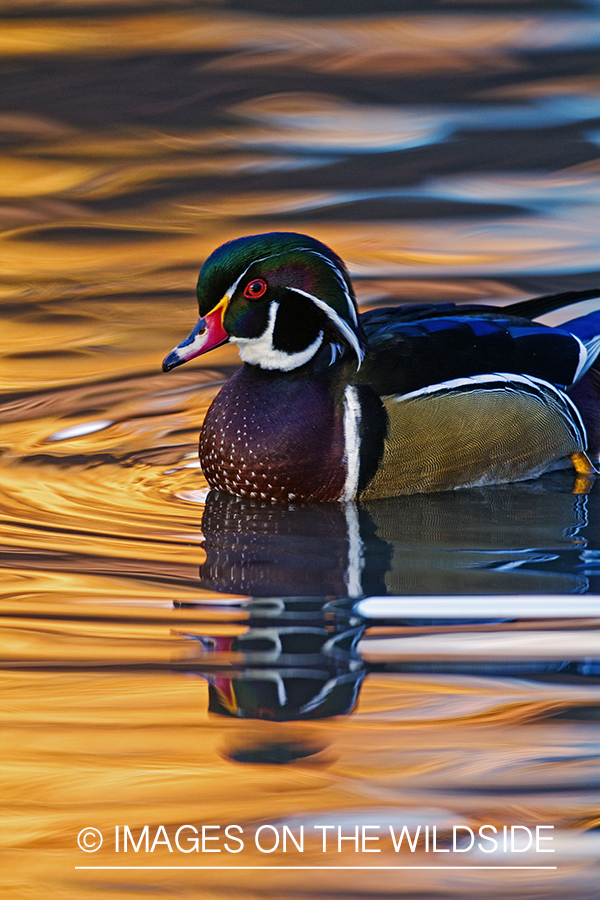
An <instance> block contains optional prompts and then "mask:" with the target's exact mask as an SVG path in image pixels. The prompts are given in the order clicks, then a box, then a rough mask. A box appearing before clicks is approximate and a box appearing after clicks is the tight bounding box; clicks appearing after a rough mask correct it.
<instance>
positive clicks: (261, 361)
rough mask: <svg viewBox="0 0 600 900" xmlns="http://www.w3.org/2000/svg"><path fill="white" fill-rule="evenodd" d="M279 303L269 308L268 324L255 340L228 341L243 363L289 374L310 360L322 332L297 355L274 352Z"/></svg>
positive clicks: (321, 336)
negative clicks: (238, 351) (235, 347)
mask: <svg viewBox="0 0 600 900" xmlns="http://www.w3.org/2000/svg"><path fill="white" fill-rule="evenodd" d="M278 309H279V303H276V302H275V301H273V302H272V303H271V305H270V306H269V322H268V324H267V327H266V328H265V330H264V331H263V333H262V334H261V335H260V337H257V338H242V337H236V336H235V335H231V337H230V340H231V341H233V343H235V344H237V345H238V347H239V349H240V356H241V358H242V360H243V361H244V362H245V363H249V364H250V365H251V366H260V367H261V369H279V370H281V371H282V372H291V371H292V369H297V368H298V367H299V366H303V365H304V364H305V363H307V362H308V361H309V359H312V357H313V356H314V355H315V353H316V352H317V350H318V349H319V347H320V346H321V344H322V343H323V332H322V331H320V332H319V333H318V335H317V337H316V338H315V340H314V341H313V342H312V344H310V345H309V346H308V347H306V349H304V350H301V351H300V352H299V353H286V352H285V351H284V350H276V349H275V347H274V346H273V332H274V331H275V320H276V319H277V311H278Z"/></svg>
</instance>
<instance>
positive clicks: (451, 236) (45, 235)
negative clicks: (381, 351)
mask: <svg viewBox="0 0 600 900" xmlns="http://www.w3.org/2000/svg"><path fill="white" fill-rule="evenodd" d="M1 14H2V15H3V17H4V18H3V20H2V27H1V31H0V48H1V50H2V54H3V59H2V62H1V64H0V65H1V67H2V71H3V75H4V77H3V87H2V95H1V96H2V100H1V111H0V137H1V139H2V147H1V149H0V157H1V159H0V216H1V227H2V245H1V258H2V265H1V267H0V320H1V323H0V340H1V342H2V354H3V355H2V357H1V358H0V496H1V501H0V502H1V510H2V518H1V525H0V528H1V532H2V536H1V545H0V566H1V568H2V576H3V578H2V588H1V604H2V611H3V625H4V628H3V651H2V652H3V667H2V676H1V677H2V685H3V687H2V696H3V700H4V704H3V705H4V707H5V710H6V713H5V720H6V724H5V727H4V729H3V752H2V756H3V776H4V777H3V780H4V787H3V789H2V797H3V800H4V807H5V826H6V827H5V833H6V841H5V844H6V847H7V849H6V862H5V863H4V864H3V868H2V876H1V877H2V882H3V887H2V896H3V898H4V897H7V898H10V900H13V898H15V900H16V898H19V900H21V898H36V900H37V898H40V897H44V898H48V900H55V898H56V900H59V898H60V900H64V898H68V900H71V898H73V900H74V898H80V897H98V898H104V897H114V898H124V897H131V896H136V897H137V896H139V897H144V898H146V897H148V898H150V897H155V896H160V897H165V898H187V897H190V898H191V897H194V898H196V897H201V898H203V900H204V898H213V897H215V898H216V897H223V896H227V897H236V898H238V897H239V898H244V900H252V898H257V897H277V898H282V897H284V898H290V900H291V898H307V900H308V898H347V897H382V898H383V897H406V898H412V897H417V896H418V897H424V898H442V897H452V898H466V897H468V898H480V897H482V896H486V897H489V898H502V900H505V898H540V900H546V898H563V897H565V896H570V897H573V898H577V900H584V898H585V900H588V898H589V900H595V898H597V897H598V893H599V891H598V885H599V884H600V870H599V867H598V857H599V854H600V837H599V830H598V829H599V825H600V819H599V817H598V808H599V794H598V783H599V781H598V774H599V772H598V747H599V740H600V732H599V729H598V718H599V717H598V708H599V707H598V699H599V696H600V687H599V678H600V638H599V636H598V623H599V621H600V608H599V607H598V604H597V602H596V598H595V595H596V594H599V593H600V579H599V575H600V486H599V485H596V486H594V487H593V488H592V490H591V491H590V492H589V493H588V494H580V493H575V492H574V478H573V477H572V476H571V475H570V474H569V473H567V472H562V473H560V472H559V473H552V474H550V475H548V476H545V477H544V478H543V479H540V480H538V481H536V482H529V483H523V484H520V485H510V486H501V487H498V488H490V489H476V490H469V491H460V492H453V493H450V494H438V495H431V496H426V495H422V496H417V497H403V498H401V499H399V500H390V501H377V502H372V503H369V504H364V505H363V506H360V507H357V506H355V505H354V504H347V505H342V504H339V505H338V504H335V505H333V506H330V505H327V504H324V505H321V506H310V505H309V506H289V507H287V506H283V505H271V504H265V503H261V502H259V501H247V500H241V499H239V498H233V497H224V496H222V495H215V494H210V495H209V494H208V490H207V485H206V482H205V481H204V480H203V478H202V474H201V472H200V471H199V469H198V464H197V450H196V447H197V434H198V430H199V426H200V424H201V422H202V418H203V415H204V413H205V411H206V409H207V407H208V404H209V403H210V401H211V400H212V398H213V397H214V396H215V394H216V393H217V391H218V390H219V388H220V385H221V384H222V383H223V381H224V380H225V379H226V378H227V377H229V375H230V374H231V373H232V372H233V371H234V367H235V366H236V365H237V357H236V353H235V351H234V349H233V348H228V347H223V348H220V349H218V350H216V351H214V352H213V353H211V354H210V355H209V356H208V357H205V358H202V359H201V360H199V361H196V362H195V363H193V364H191V365H189V366H186V367H185V369H183V370H181V369H178V370H177V371H176V372H173V373H169V374H167V375H162V374H160V361H161V360H162V358H163V357H164V355H165V354H166V353H167V352H168V350H170V349H171V347H172V346H174V345H175V344H176V343H177V342H178V341H179V340H180V339H181V338H182V337H183V336H184V335H185V334H187V333H188V331H189V329H190V327H191V325H192V324H193V322H194V321H195V302H194V298H193V289H194V285H195V279H196V275H197V270H198V268H199V265H200V263H201V262H202V261H203V260H204V258H205V257H206V256H207V255H208V253H209V252H210V251H211V250H212V249H213V248H214V247H215V246H216V245H217V244H219V243H221V242H223V241H225V240H229V239H231V238H233V237H237V236H239V235H242V234H248V233H253V232H259V231H269V230H275V229H277V230H294V231H303V232H307V233H309V234H312V235H314V236H315V237H317V238H319V239H321V240H323V241H325V242H326V243H328V244H330V245H331V246H332V247H334V248H335V250H336V251H337V252H338V253H340V255H341V256H342V257H343V258H344V259H345V260H346V261H347V263H348V265H349V268H350V271H351V273H352V276H353V279H354V281H355V285H356V288H357V294H358V297H359V301H360V303H361V304H362V305H363V306H368V305H373V304H389V303H390V302H394V301H400V302H414V301H419V300H423V299H427V300H430V299H439V300H451V301H455V302H461V301H465V302H474V301H475V302H479V301H484V302H491V303H495V304H497V305H503V304H506V303H509V302H512V301H515V300H518V299H521V298H526V297H528V296H531V295H533V294H536V293H544V292H554V291H561V290H566V289H569V288H587V287H596V286H598V284H600V263H599V255H598V250H599V240H598V234H599V233H600V232H599V228H598V225H599V214H598V210H599V204H598V200H599V197H600V164H599V156H598V145H599V144H600V93H599V87H600V78H599V69H598V45H599V44H600V18H599V16H598V8H597V4H595V3H593V2H591V0H590V2H589V3H585V2H560V0H556V2H545V0H539V2H536V0H531V2H519V0H516V2H506V3H503V2H500V0H499V2H489V3H488V2H478V3H468V2H464V3H461V2H451V3H442V2H440V3H436V2H430V3H428V4H426V5H423V4H422V3H419V4H417V3H413V2H411V0H407V2H405V3H400V2H391V0H387V2H386V0H375V2H373V3H370V4H369V9H368V11H366V9H365V4H364V3H357V2H353V0H352V2H345V3H341V2H339V3H338V2H334V0H328V2H325V3H319V4H317V3H315V2H312V0H291V2H286V3H284V2H280V0H270V2H269V0H264V2H260V0H257V2H252V3H250V2H247V3H244V2H227V0H224V2H217V0H215V2H206V3H202V2H191V0H190V2H185V0H182V2H178V0H172V2H159V0H156V2H150V0H98V2H94V0H87V2H86V0H56V2H43V0H5V2H4V4H3V5H2V13H1ZM548 321H552V323H554V322H556V321H558V319H557V318H556V317H555V318H554V319H552V317H548ZM364 596H376V597H379V598H382V599H381V601H377V603H375V602H373V604H371V605H370V606H369V605H361V604H359V605H358V606H357V605H356V604H357V603H358V602H359V601H360V598H361V597H364ZM394 597H395V598H396V600H393V599H391V600H390V599H389V598H394ZM402 597H407V598H409V599H407V600H406V601H403V600H402ZM250 598H253V599H250ZM386 598H388V599H387V601H386ZM234 823H235V824H237V825H238V826H239V828H240V829H242V830H241V831H235V830H234V831H233V832H230V836H225V833H224V829H225V827H226V826H227V825H233V824H234ZM126 825H127V826H129V828H130V830H131V833H132V834H133V836H134V838H135V840H136V842H137V841H138V840H139V838H140V836H141V837H142V843H140V844H139V847H140V849H139V851H138V852H137V853H136V852H135V851H134V850H133V849H132V847H131V846H129V850H128V852H127V855H125V853H124V851H123V844H122V841H123V832H124V828H125V826H126ZM145 825H148V832H147V833H148V838H149V846H148V851H147V852H146V849H145V844H144V837H143V834H144V832H143V829H144V826H145ZM183 825H193V826H194V827H195V828H196V829H198V831H199V832H201V829H202V826H203V825H205V826H220V830H219V829H217V828H214V827H213V829H212V830H210V829H209V830H208V831H207V832H206V838H207V839H206V840H205V850H204V852H195V850H194V849H193V846H192V845H191V844H189V843H185V839H186V838H188V837H190V836H193V834H194V833H193V831H191V830H190V829H188V830H185V831H184V832H182V833H181V835H182V836H181V839H180V843H181V846H182V847H183V849H178V847H177V845H176V843H175V834H176V832H177V829H178V828H179V827H181V826H183ZM285 825H287V826H288V829H289V831H290V832H291V833H292V834H293V835H294V836H295V838H296V840H300V835H301V832H302V829H303V831H304V836H305V844H304V846H303V849H302V850H301V851H300V850H299V849H298V848H297V845H295V844H294V843H293V842H292V840H291V838H289V836H288V844H287V850H286V852H285V854H284V852H283V833H284V826H285ZM327 825H331V826H333V827H332V828H331V829H330V830H326V832H325V834H326V838H327V841H328V843H327V844H326V850H325V852H324V851H323V836H322V835H323V828H322V826H327ZM403 825H405V826H406V827H407V828H408V829H409V831H410V835H411V840H412V838H413V837H414V836H415V835H416V831H417V828H419V827H420V829H421V830H420V832H419V839H418V841H417V843H416V844H415V850H414V852H412V851H411V850H410V847H409V846H408V845H407V844H406V838H405V839H404V843H403V845H402V847H401V849H400V850H398V852H396V851H395V850H394V842H393V837H392V835H391V834H390V826H391V828H392V830H393V832H394V835H395V836H396V837H397V836H398V835H399V834H400V832H401V829H402V826H403ZM485 825H489V826H493V827H494V828H495V829H496V830H497V836H498V846H497V848H496V850H495V851H494V852H493V853H490V852H488V851H489V850H490V849H492V844H491V842H488V843H486V842H485V841H482V840H481V839H480V838H478V843H477V842H476V843H475V844H474V846H473V848H472V849H468V846H467V845H468V843H469V839H468V835H469V832H468V830H467V829H471V830H472V831H473V833H474V834H475V835H476V836H477V834H478V829H479V828H480V827H482V826H485ZM90 826H93V827H94V828H97V829H99V831H100V832H101V833H102V835H103V838H104V845H103V847H102V848H101V850H100V851H99V852H98V853H86V852H84V851H82V850H81V849H79V847H78V845H77V836H78V834H79V833H80V832H81V831H82V830H83V829H85V828H87V827H90ZM117 826H118V827H119V829H120V831H119V835H120V841H121V843H120V849H119V852H118V854H117V853H116V851H115V837H114V836H115V828H116V827H117ZM159 826H164V831H163V832H160V831H159ZM261 826H267V827H266V829H263V832H262V835H263V837H262V841H263V843H262V847H263V848H267V849H270V848H271V847H272V846H273V844H274V840H275V837H274V836H275V834H276V833H277V835H278V836H279V838H280V845H279V846H278V847H277V848H276V849H273V852H272V853H271V852H265V850H261V848H260V847H258V846H257V845H256V844H255V840H254V835H255V833H256V831H257V829H259V828H261ZM315 826H317V827H315ZM338 826H339V828H340V829H341V831H340V832H339V835H341V836H343V837H351V838H353V836H354V835H355V828H358V830H359V831H358V834H359V849H358V851H357V850H355V844H354V843H353V840H348V841H345V842H342V844H341V845H340V846H341V848H342V849H341V852H338V836H339V835H338V830H337V829H338ZM377 826H378V828H377ZM434 826H435V829H437V830H436V832H435V834H436V838H435V840H436V841H437V844H436V845H434V844H433V840H434V838H433V834H434V831H433V829H434ZM505 826H506V827H507V829H508V831H507V835H508V841H509V843H508V846H507V849H506V850H505V849H504V847H503V845H502V838H501V837H500V836H501V835H503V829H504V827H505ZM512 826H520V829H521V830H520V831H519V830H518V829H517V844H516V846H515V847H514V848H511V845H510V835H511V832H510V829H511V827H512ZM550 826H552V827H550ZM453 827H455V828H457V829H458V843H457V849H456V850H455V849H454V847H453V843H452V840H453V831H452V829H453ZM536 827H538V828H540V829H541V831H539V832H538V837H539V836H541V837H542V842H541V843H538V844H537V846H536V844H535V829H536ZM364 829H366V831H365V830H364ZM461 829H462V830H461ZM492 833H493V832H492V831H490V830H488V832H487V835H488V836H489V835H490V834H492ZM529 833H531V834H532V835H534V838H533V839H532V845H531V847H529V849H527V848H526V846H525V844H526V843H527V835H528V834H529ZM236 834H237V835H238V836H239V835H240V834H241V835H242V836H243V841H244V846H243V849H240V848H239V842H238V843H237V844H236V843H235V841H234V840H233V837H232V836H234V835H236ZM425 835H427V837H425ZM363 836H365V838H366V843H364V844H362V843H361V841H362V839H363ZM548 836H552V837H553V841H552V842H550V843H543V837H548ZM210 837H217V838H219V840H217V841H215V842H214V843H212V844H211V843H210V842H209V841H208V838H210ZM374 837H379V841H378V842H372V843H369V842H368V839H369V838H374ZM82 840H83V838H82ZM88 840H89V841H92V842H93V838H91V837H90V838H89V839H88ZM519 840H521V843H520V844H519V843H518V841H519ZM155 841H156V844H155V846H154V850H153V851H151V847H152V845H153V843H154V842H155ZM426 841H427V843H426ZM523 841H525V843H523ZM226 842H228V843H229V846H230V847H231V848H232V851H229V850H228V849H227V847H226V846H225V844H226ZM259 843H260V841H259ZM169 845H170V846H169ZM88 846H90V845H89V844H88ZM434 846H435V847H436V849H435V851H434V849H433V848H434ZM190 847H191V848H192V849H191V852H189V853H186V852H185V851H186V850H188V849H190ZM550 847H551V848H553V849H554V850H555V852H554V853H553V854H551V853H545V852H543V851H544V850H545V849H548V848H550ZM214 849H219V850H220V855H219V856H215V855H214V854H211V853H210V850H214ZM238 849H239V853H235V852H233V851H235V850H238ZM373 849H375V850H380V851H381V852H380V853H379V854H378V855H377V856H374V855H373V854H372V853H369V850H373ZM200 850H202V847H201V848H200ZM445 850H449V851H450V852H449V853H447V854H446V853H444V852H443V851H445ZM81 866H97V867H98V866H100V867H102V866H103V867H107V868H103V869H98V868H96V869H81V868H76V867H81ZM118 866H122V867H123V866H129V867H135V868H116V867H118ZM143 866H146V867H148V866H154V867H159V868H153V869H148V868H140V867H143ZM169 866H170V867H171V868H164V867H169ZM192 866H195V867H205V868H201V869H199V868H195V869H193V868H182V867H192ZM286 866H287V867H288V868H285V867H286ZM361 866H362V867H364V868H358V869H357V868H355V867H361ZM497 866H500V867H501V868H500V869H498V868H495V867H497ZM161 867H162V868H161ZM173 867H179V868H173ZM212 867H215V868H216V869H220V870H219V871H217V870H215V869H213V868H212ZM248 867H250V868H248ZM251 867H269V868H268V869H263V868H258V869H256V868H251ZM315 867H318V868H315ZM353 867H354V868H353ZM398 867H409V868H400V869H399V868H398ZM465 867H466V868H465ZM507 867H508V868H507ZM544 867H549V868H544Z"/></svg>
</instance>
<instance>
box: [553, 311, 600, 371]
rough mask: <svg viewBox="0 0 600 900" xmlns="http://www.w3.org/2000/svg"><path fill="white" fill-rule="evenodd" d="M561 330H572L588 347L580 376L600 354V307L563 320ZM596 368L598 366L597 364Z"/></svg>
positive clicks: (586, 347)
mask: <svg viewBox="0 0 600 900" xmlns="http://www.w3.org/2000/svg"><path fill="white" fill-rule="evenodd" d="M599 302H600V301H599ZM560 330H561V331H570V332H571V334H574V335H575V337H576V338H579V340H580V341H581V343H582V344H583V346H584V347H585V349H586V352H587V359H586V361H585V363H584V365H583V366H582V367H581V371H580V372H579V373H578V375H577V377H578V378H580V377H581V376H582V375H583V374H584V373H585V372H587V370H588V369H589V368H590V367H591V366H592V365H594V363H595V362H597V360H598V355H599V354H600V309H597V310H596V311H595V312H591V313H589V314H588V315H587V316H580V317H579V318H578V319H571V321H570V322H563V324H562V325H561V326H560ZM595 368H597V365H596V366H595Z"/></svg>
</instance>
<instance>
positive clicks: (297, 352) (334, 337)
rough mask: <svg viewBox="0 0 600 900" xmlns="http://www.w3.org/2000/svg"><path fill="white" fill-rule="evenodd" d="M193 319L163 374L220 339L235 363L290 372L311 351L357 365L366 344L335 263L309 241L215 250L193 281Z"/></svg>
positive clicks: (287, 239)
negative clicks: (235, 351) (233, 350)
mask: <svg viewBox="0 0 600 900" xmlns="http://www.w3.org/2000/svg"><path fill="white" fill-rule="evenodd" d="M197 292H198V305H199V309H200V318H199V319H198V322H197V323H196V325H195V327H194V329H193V331H192V332H191V334H190V335H189V336H188V337H187V338H185V340H183V341H182V342H181V343H180V344H178V346H177V347H175V349H174V350H172V351H171V353H169V355H168V356H167V357H166V359H165V360H164V362H163V370H164V371H165V372H167V371H168V370H169V369H173V368H175V366H179V365H181V363H184V362H187V361H188V360H189V359H193V358H194V357H195V356H200V355H201V354H202V353H207V352H208V351H209V350H212V349H214V348H215V347H219V346H220V345H221V344H224V343H225V342H226V341H233V343H235V344H237V345H238V347H239V351H240V356H241V358H242V360H243V361H244V362H246V363H250V364H251V365H256V366H260V367H261V368H263V369H279V370H281V371H285V372H289V371H292V370H293V369H297V368H298V367H299V366H303V365H305V364H306V363H307V362H309V360H311V359H312V358H313V357H314V356H315V355H316V354H317V353H320V355H321V356H322V357H323V358H327V359H328V361H329V362H330V363H333V362H335V360H336V359H337V358H338V356H343V355H344V354H345V353H347V352H351V353H353V354H355V356H356V360H357V365H360V362H361V360H362V358H363V356H364V354H365V350H366V339H365V335H364V332H363V330H362V327H361V325H360V323H359V320H358V316H357V312H356V300H355V298H354V293H353V290H352V285H351V283H350V278H349V276H348V273H347V271H346V268H345V266H344V264H343V262H342V260H341V259H340V258H339V256H337V255H336V254H335V253H334V252H333V251H332V250H330V249H329V247H326V246H325V244H322V243H321V242H320V241H317V240H315V239H314V238H311V237H308V236H307V235H304V234H295V233H293V232H272V233H270V234H256V235H251V236H249V237H242V238H238V239H237V240H235V241H230V242H229V243H227V244H223V245H222V246H221V247H218V248H217V249H216V250H215V251H214V252H213V253H212V254H211V255H210V256H209V257H208V259H207V260H206V262H205V263H204V265H203V266H202V269H201V270H200V276H199V278H198V291H197Z"/></svg>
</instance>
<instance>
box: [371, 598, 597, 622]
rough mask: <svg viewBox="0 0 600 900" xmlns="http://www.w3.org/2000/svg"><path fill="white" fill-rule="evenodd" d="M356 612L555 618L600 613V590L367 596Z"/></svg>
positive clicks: (384, 616)
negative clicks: (551, 592)
mask: <svg viewBox="0 0 600 900" xmlns="http://www.w3.org/2000/svg"><path fill="white" fill-rule="evenodd" d="M354 612H356V613H358V615H360V616H363V617H364V618H365V619H396V618H397V619H426V618H440V619H461V618H464V619H466V618H468V619H471V618H473V619H498V618H517V619H538V618H542V619H551V618H554V617H566V618H582V617H583V618H587V617H588V616H598V615H600V596H599V595H598V594H576V595H573V594H466V595H465V594H462V595H453V594H448V595H446V596H422V595H419V596H415V597H409V596H406V597H403V596H397V597H365V599H364V600H359V601H358V603H357V604H356V605H355V607H354Z"/></svg>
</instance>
